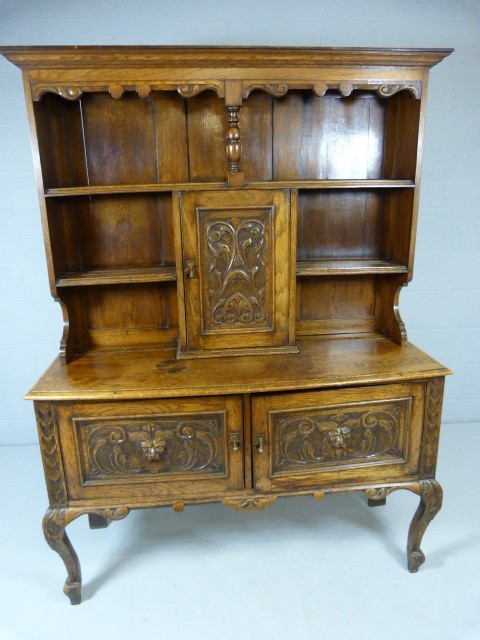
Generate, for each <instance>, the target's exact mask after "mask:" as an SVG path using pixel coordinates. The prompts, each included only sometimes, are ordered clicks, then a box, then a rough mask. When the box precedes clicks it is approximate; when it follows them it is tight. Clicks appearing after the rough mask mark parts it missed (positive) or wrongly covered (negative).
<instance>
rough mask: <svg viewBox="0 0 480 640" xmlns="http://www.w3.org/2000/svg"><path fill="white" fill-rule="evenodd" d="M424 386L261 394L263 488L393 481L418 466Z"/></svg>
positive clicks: (257, 438)
mask: <svg viewBox="0 0 480 640" xmlns="http://www.w3.org/2000/svg"><path fill="white" fill-rule="evenodd" d="M424 394H425V387H424V384H423V383H420V382H416V383H402V384H389V385H381V386H380V385H379V386H372V387H356V388H349V389H337V390H327V391H312V392H297V393H276V394H269V395H256V396H255V397H254V398H253V404H252V422H253V424H252V428H253V445H254V446H253V463H254V464H253V469H254V483H255V489H256V490H258V491H275V490H278V491H289V490H291V491H295V490H301V489H308V488H315V487H318V486H320V487H321V486H327V485H330V486H332V485H340V484H355V483H363V482H365V483H367V482H368V483H370V482H379V483H381V482H389V481H395V480H397V479H402V478H404V477H406V476H409V475H414V474H415V473H416V472H417V471H418V468H419V457H420V445H421V436H422V425H423V412H424Z"/></svg>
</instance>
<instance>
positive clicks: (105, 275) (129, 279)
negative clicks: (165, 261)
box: [57, 267, 177, 287]
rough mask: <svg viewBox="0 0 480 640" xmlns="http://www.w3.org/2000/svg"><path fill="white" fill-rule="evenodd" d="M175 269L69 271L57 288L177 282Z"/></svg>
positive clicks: (144, 268)
mask: <svg viewBox="0 0 480 640" xmlns="http://www.w3.org/2000/svg"><path fill="white" fill-rule="evenodd" d="M176 279H177V278H176V273H175V267H142V268H136V267H135V268H123V269H90V270H88V271H69V272H67V273H65V274H63V275H62V276H61V277H60V278H58V280H57V287H79V286H80V287H85V286H92V285H99V284H133V283H139V282H175V280H176Z"/></svg>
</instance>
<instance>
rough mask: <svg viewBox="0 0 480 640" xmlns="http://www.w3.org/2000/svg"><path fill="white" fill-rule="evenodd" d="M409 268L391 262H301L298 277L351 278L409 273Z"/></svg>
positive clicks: (298, 264) (298, 265)
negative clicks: (352, 276)
mask: <svg viewBox="0 0 480 640" xmlns="http://www.w3.org/2000/svg"><path fill="white" fill-rule="evenodd" d="M407 272H408V267H407V266H406V265H404V264H400V263H399V262H393V261H391V260H301V261H299V262H297V276H343V275H345V276H350V275H368V274H378V275H380V274H388V273H407Z"/></svg>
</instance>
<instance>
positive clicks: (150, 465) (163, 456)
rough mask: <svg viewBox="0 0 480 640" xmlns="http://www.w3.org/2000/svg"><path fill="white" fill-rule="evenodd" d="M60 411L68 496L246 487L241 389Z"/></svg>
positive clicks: (145, 497) (178, 495) (174, 495)
mask: <svg viewBox="0 0 480 640" xmlns="http://www.w3.org/2000/svg"><path fill="white" fill-rule="evenodd" d="M58 413H59V420H60V433H61V447H62V454H63V464H64V469H65V475H66V479H67V487H68V495H69V499H70V500H76V499H96V500H100V501H102V502H106V503H108V502H109V501H112V500H113V501H115V499H117V498H118V499H124V500H127V501H128V500H135V501H138V502H141V501H145V502H149V501H151V502H155V501H158V502H160V503H161V502H162V501H166V502H169V501H170V500H174V499H182V498H185V499H186V498H187V497H188V496H191V497H195V496H202V495H205V496H212V495H215V494H217V493H222V492H224V491H226V490H232V489H242V488H243V487H244V464H243V449H242V446H241V444H242V443H243V440H244V438H243V426H242V424H243V420H242V418H243V415H242V400H241V398H240V397H239V396H218V397H208V398H177V399H166V400H149V401H138V400H137V401H130V402H123V401H122V402H99V403H81V404H80V403H79V404H67V405H59V406H58ZM237 442H238V443H239V444H237Z"/></svg>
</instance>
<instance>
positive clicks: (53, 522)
mask: <svg viewBox="0 0 480 640" xmlns="http://www.w3.org/2000/svg"><path fill="white" fill-rule="evenodd" d="M128 512H129V509H128V508H127V507H118V508H116V509H115V508H114V509H110V508H102V509H75V508H69V507H50V508H49V509H48V510H47V512H46V514H45V516H44V518H43V533H44V535H45V540H46V541H47V542H48V544H49V546H50V547H51V548H52V549H53V550H54V551H56V552H57V553H58V555H59V556H60V557H61V558H62V560H63V562H64V563H65V567H66V569H67V579H66V581H65V586H64V587H63V591H64V593H65V594H66V595H67V596H68V597H69V598H70V603H71V604H80V602H81V601H82V572H81V570H80V562H79V561H78V556H77V554H76V552H75V549H74V548H73V546H72V543H71V542H70V540H69V538H68V536H67V534H66V533H65V527H66V526H67V525H68V524H70V522H72V521H73V520H75V518H78V517H79V516H81V515H83V514H85V513H88V514H89V515H90V514H92V515H95V516H97V517H98V518H100V519H106V520H121V519H122V518H125V516H126V515H128Z"/></svg>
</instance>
